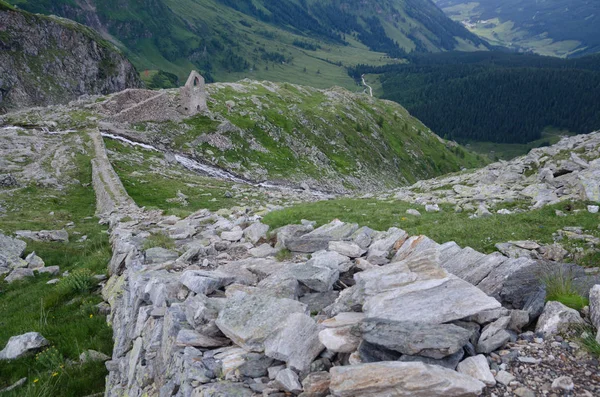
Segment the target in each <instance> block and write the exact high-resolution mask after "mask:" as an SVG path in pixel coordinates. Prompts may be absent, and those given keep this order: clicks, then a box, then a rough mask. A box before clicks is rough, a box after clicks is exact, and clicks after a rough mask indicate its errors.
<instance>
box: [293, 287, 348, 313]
mask: <svg viewBox="0 0 600 397" xmlns="http://www.w3.org/2000/svg"><path fill="white" fill-rule="evenodd" d="M339 295H340V293H339V292H338V291H326V292H315V293H308V294H304V295H302V296H301V297H300V302H302V303H304V304H305V305H307V306H308V311H309V312H310V313H315V312H316V313H318V312H320V311H321V310H323V309H324V308H326V307H327V306H329V305H331V304H333V302H335V300H336V299H337V298H338V296H339Z"/></svg>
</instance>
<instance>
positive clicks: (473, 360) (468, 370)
mask: <svg viewBox="0 0 600 397" xmlns="http://www.w3.org/2000/svg"><path fill="white" fill-rule="evenodd" d="M456 370H457V371H458V372H460V373H462V374H465V375H469V376H470V377H472V378H475V379H478V380H480V381H482V382H483V383H485V384H486V386H494V385H496V379H494V375H492V372H491V371H490V366H489V364H488V361H487V359H486V358H485V356H484V355H483V354H479V355H477V356H474V357H467V358H466V359H464V361H462V362H461V363H459V364H458V367H457V369H456Z"/></svg>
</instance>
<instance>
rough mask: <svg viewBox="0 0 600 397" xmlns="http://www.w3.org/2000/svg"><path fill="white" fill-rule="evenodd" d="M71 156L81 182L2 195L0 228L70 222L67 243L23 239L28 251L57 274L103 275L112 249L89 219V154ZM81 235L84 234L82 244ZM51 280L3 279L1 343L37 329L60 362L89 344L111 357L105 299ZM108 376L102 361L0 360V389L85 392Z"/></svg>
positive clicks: (45, 226)
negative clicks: (52, 364)
mask: <svg viewBox="0 0 600 397" xmlns="http://www.w3.org/2000/svg"><path fill="white" fill-rule="evenodd" d="M84 139H87V137H85V138H84ZM75 161H76V162H77V167H76V171H75V172H74V174H73V175H70V176H71V177H73V178H76V179H77V180H78V181H79V182H80V183H75V184H73V185H70V186H69V187H68V188H67V189H64V190H56V189H52V188H42V187H39V186H29V187H26V188H23V189H20V190H17V191H13V192H10V193H8V192H7V193H0V205H1V206H2V207H4V208H6V209H7V211H6V212H5V213H3V214H2V216H0V229H1V230H2V232H3V233H8V234H10V233H12V232H14V231H15V230H20V229H30V230H41V229H62V228H64V227H65V225H66V224H67V223H69V222H74V224H75V225H74V226H73V227H71V228H67V230H68V231H69V235H70V239H69V242H67V243H59V242H34V241H27V249H26V254H27V253H29V252H32V251H35V252H36V254H37V255H39V256H40V257H41V258H42V259H43V260H44V262H45V263H46V266H60V271H61V273H62V272H64V271H69V272H70V273H71V274H75V273H79V272H83V271H85V272H88V273H89V274H103V273H105V272H106V265H107V263H108V261H109V260H110V255H111V249H110V244H109V241H108V234H107V233H106V228H105V227H103V226H101V225H99V224H98V220H97V219H96V218H95V217H94V211H95V195H94V191H93V189H92V187H91V186H90V183H91V165H90V158H89V157H88V156H85V155H78V157H77V158H76V159H75ZM84 235H85V236H87V239H85V240H81V241H79V240H80V238H81V237H82V236H84ZM82 269H85V270H82ZM51 278H53V277H52V276H50V275H38V276H36V277H34V278H31V279H26V280H23V281H19V282H14V283H12V284H7V283H6V282H4V281H0V347H4V345H5V344H6V342H7V341H8V339H9V338H10V337H11V336H14V335H20V334H23V333H25V332H32V331H37V332H40V333H41V334H42V335H43V336H44V337H45V338H46V339H48V340H49V341H50V343H51V346H52V347H53V348H54V349H56V351H58V353H57V354H56V355H57V356H58V355H60V356H62V357H64V359H65V360H67V359H68V360H74V361H76V360H78V357H79V354H81V353H82V352H83V351H85V350H88V349H93V350H97V351H100V352H103V353H105V354H109V355H110V354H111V351H112V330H111V329H110V327H109V326H108V325H107V324H106V318H105V317H104V316H101V315H99V314H98V313H97V308H96V305H97V304H98V303H100V302H101V301H102V298H101V297H100V296H99V295H98V294H96V293H94V292H92V291H91V290H88V289H85V288H84V289H80V288H78V287H72V291H71V292H70V293H67V294H65V293H64V292H62V291H61V288H64V287H62V286H61V284H62V283H63V282H61V283H59V284H58V285H48V284H46V282H47V281H48V280H50V279H51ZM67 279H68V278H67ZM65 280H66V279H65ZM67 283H68V282H67ZM54 373H56V375H54V376H53V374H54ZM106 373H107V371H106V368H105V367H104V363H90V364H86V365H84V366H80V365H78V364H77V365H74V366H67V365H65V367H64V368H59V370H56V369H54V370H49V369H48V368H47V365H46V364H45V363H40V362H39V361H38V360H36V358H35V356H29V357H24V358H20V359H18V360H13V361H1V362H0V388H3V387H6V386H9V385H11V384H13V383H14V382H16V381H17V380H19V379H20V378H22V377H27V378H28V380H27V384H26V385H25V386H24V387H22V388H20V389H18V390H16V391H14V392H13V393H12V394H11V393H7V394H6V395H8V396H19V397H21V396H48V397H50V396H59V395H60V396H85V395H88V394H92V393H98V392H102V391H103V390H104V377H105V376H106ZM36 379H37V381H35V380H36ZM34 381H35V382H34Z"/></svg>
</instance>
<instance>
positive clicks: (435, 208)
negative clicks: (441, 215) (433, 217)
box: [425, 204, 440, 212]
mask: <svg viewBox="0 0 600 397" xmlns="http://www.w3.org/2000/svg"><path fill="white" fill-rule="evenodd" d="M425 211H427V212H439V211H440V206H439V205H437V204H427V205H425Z"/></svg>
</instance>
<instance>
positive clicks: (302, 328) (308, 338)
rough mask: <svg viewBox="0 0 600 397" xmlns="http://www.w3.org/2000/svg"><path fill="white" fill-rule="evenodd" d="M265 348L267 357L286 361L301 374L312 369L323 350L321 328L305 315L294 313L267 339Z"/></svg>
mask: <svg viewBox="0 0 600 397" xmlns="http://www.w3.org/2000/svg"><path fill="white" fill-rule="evenodd" d="M264 346H265V354H266V355H267V356H269V357H272V358H274V359H276V360H279V361H284V362H286V363H287V365H288V367H290V368H292V369H294V370H296V371H298V372H301V373H303V372H307V371H308V370H309V369H310V363H311V362H312V361H313V360H314V359H315V358H317V356H318V355H319V353H320V352H321V351H322V350H323V345H322V344H321V342H320V341H319V327H318V326H317V324H316V323H315V321H314V320H313V319H312V318H310V317H309V316H307V315H306V314H303V313H293V314H291V315H290V316H289V317H288V318H287V319H286V320H285V321H284V322H283V323H281V324H279V329H278V330H277V331H276V332H274V333H272V334H270V335H269V336H268V337H267V338H266V340H265V342H264Z"/></svg>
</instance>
